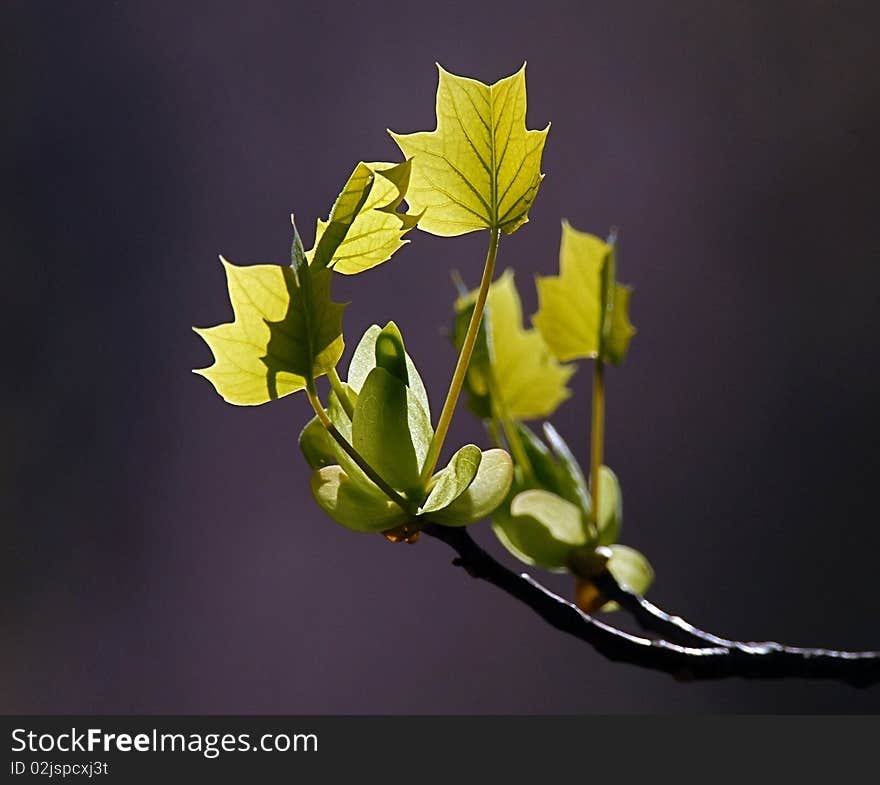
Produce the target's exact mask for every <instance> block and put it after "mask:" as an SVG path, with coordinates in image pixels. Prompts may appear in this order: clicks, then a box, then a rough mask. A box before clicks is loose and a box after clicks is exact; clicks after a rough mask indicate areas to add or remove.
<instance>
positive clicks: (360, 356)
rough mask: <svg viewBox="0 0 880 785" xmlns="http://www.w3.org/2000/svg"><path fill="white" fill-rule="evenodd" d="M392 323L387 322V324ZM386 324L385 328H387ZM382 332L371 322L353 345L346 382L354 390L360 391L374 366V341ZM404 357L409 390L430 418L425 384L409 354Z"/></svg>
mask: <svg viewBox="0 0 880 785" xmlns="http://www.w3.org/2000/svg"><path fill="white" fill-rule="evenodd" d="M390 324H392V322H389V323H388V325H390ZM388 325H386V327H385V329H387V328H388ZM381 334H382V328H380V327H379V325H378V324H373V325H371V326H370V327H369V328H367V331H366V332H365V333H364V334H363V336H362V337H361V340H360V342H359V343H358V345H357V346H356V347H355V350H354V353H353V354H352V356H351V362H350V363H349V366H348V380H347V381H348V384H349V385H350V386H351V389H352V390H354V391H355V392H360V390H361V387H363V384H364V382H365V381H366V378H367V375H368V374H369V373H370V371H372V370H373V368H375V367H376V341H377V340H378V339H379V336H380V335H381ZM405 359H406V376H407V383H408V385H409V388H410V390H412V392H413V394H414V395H415V397H416V399H417V400H418V402H419V404H420V405H421V407H422V409H423V410H424V412H425V415H426V416H427V418H428V420H430V419H431V407H430V405H429V403H428V393H427V392H426V391H425V385H424V383H423V382H422V377H421V376H420V375H419V372H418V370H417V369H416V366H415V363H413V361H412V359H411V358H410V356H409V354H406V355H405Z"/></svg>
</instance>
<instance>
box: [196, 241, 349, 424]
mask: <svg viewBox="0 0 880 785" xmlns="http://www.w3.org/2000/svg"><path fill="white" fill-rule="evenodd" d="M220 260H221V262H222V263H223V267H224V269H225V271H226V282H227V287H228V289H229V299H230V301H231V303H232V312H233V314H234V317H235V318H234V321H232V322H230V323H227V324H220V325H217V326H216V327H209V328H206V329H199V328H194V329H195V331H196V333H198V334H199V335H200V336H201V337H202V338H203V339H204V340H205V342H206V343H207V344H208V346H209V347H210V348H211V351H212V353H213V354H214V364H213V365H211V366H210V367H208V368H202V369H200V370H197V371H195V372H196V373H198V374H201V375H202V376H204V377H205V378H206V379H208V380H209V381H210V382H211V383H212V384H213V385H214V387H215V388H216V390H217V392H218V393H219V394H220V395H221V396H222V397H223V398H224V399H225V400H226V401H228V402H229V403H234V404H237V405H240V406H252V405H256V404H261V403H266V402H267V401H271V400H274V399H276V398H280V397H282V396H284V395H288V394H290V393H293V392H296V391H297V390H302V389H304V388H305V386H306V379H307V377H308V376H309V375H311V376H312V377H318V376H320V375H322V374H324V373H327V371H329V370H330V369H331V368H333V367H335V365H336V363H337V362H339V358H340V357H341V356H342V351H343V348H344V344H343V340H342V312H343V310H344V309H345V305H343V304H340V303H334V302H333V301H332V300H331V299H330V278H331V273H330V271H329V270H327V269H312V268H310V267H308V266H307V265H306V264H305V263H304V262H302V263H300V265H299V268H298V269H296V268H294V267H280V266H277V265H267V264H260V265H250V266H245V267H239V266H237V265H234V264H231V263H229V262H227V261H226V260H225V259H223V258H222V257H221V259H220Z"/></svg>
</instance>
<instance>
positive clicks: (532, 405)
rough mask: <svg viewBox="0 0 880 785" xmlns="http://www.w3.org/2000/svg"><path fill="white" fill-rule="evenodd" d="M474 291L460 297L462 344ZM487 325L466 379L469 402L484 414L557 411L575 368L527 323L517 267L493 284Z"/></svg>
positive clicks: (523, 415)
mask: <svg viewBox="0 0 880 785" xmlns="http://www.w3.org/2000/svg"><path fill="white" fill-rule="evenodd" d="M474 297H475V294H474V293H473V292H472V293H471V294H469V295H467V296H466V297H462V298H459V300H458V302H457V303H456V306H455V309H456V320H455V336H454V337H455V341H456V345H457V346H458V347H460V346H461V343H462V341H463V340H464V333H465V330H466V328H467V322H468V320H469V319H470V314H471V312H472V310H473V307H474V305H473V302H474ZM483 325H484V327H481V333H480V335H479V339H478V343H477V347H476V349H475V351H474V355H473V357H472V358H471V364H470V367H469V370H468V375H467V379H466V391H467V395H468V405H469V406H470V407H471V408H472V409H473V410H474V413H475V414H477V416H479V417H481V418H482V419H491V418H492V417H493V416H497V417H505V418H510V419H513V420H532V419H536V418H538V417H548V416H549V415H551V414H552V413H553V412H554V411H556V409H557V407H558V406H559V405H560V404H561V403H562V402H563V401H564V400H565V399H566V398H568V397H569V395H570V394H571V393H570V391H569V389H568V387H567V386H566V384H567V382H568V380H569V379H570V378H571V376H572V374H573V373H574V371H575V368H574V366H571V365H562V364H560V363H559V362H557V360H556V359H555V358H554V357H553V355H552V354H551V353H550V351H549V349H548V348H547V344H546V343H545V341H544V339H543V337H542V336H541V333H540V332H538V330H536V329H534V328H528V329H526V328H524V327H523V317H522V304H521V302H520V298H519V293H518V292H517V290H516V284H515V282H514V277H513V271H512V270H506V271H505V272H504V274H503V275H501V277H500V278H498V280H496V281H495V282H494V283H493V284H492V286H491V287H490V288H489V296H488V299H487V303H486V310H485V313H484V315H483ZM493 406H494V407H495V408H494V409H493Z"/></svg>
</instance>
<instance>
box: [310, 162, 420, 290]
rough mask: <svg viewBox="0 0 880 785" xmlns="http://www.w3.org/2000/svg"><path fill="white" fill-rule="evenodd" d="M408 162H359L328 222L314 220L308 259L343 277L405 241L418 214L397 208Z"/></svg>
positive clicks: (375, 261) (373, 262)
mask: <svg viewBox="0 0 880 785" xmlns="http://www.w3.org/2000/svg"><path fill="white" fill-rule="evenodd" d="M411 170H412V162H411V161H404V162H403V163H402V164H389V163H359V164H358V165H357V166H356V167H355V168H354V171H353V172H352V174H351V177H349V179H348V182H346V184H345V187H344V188H343V189H342V193H340V194H339V197H338V198H337V199H336V202H335V203H334V205H333V207H332V208H331V210H330V216H329V217H328V219H327V220H326V221H322V220H320V219H318V223H317V227H316V229H315V246H314V248H312V250H311V251H309V252H308V254H307V256H308V258H309V260H310V261H311V262H312V263H313V264H314V265H316V266H318V267H330V268H332V269H333V270H335V271H336V272H338V273H342V274H343V275H352V274H354V273H360V272H363V271H364V270H369V269H370V268H372V267H376V266H377V265H379V264H382V263H383V262H386V261H388V260H389V259H390V258H391V256H392V255H393V254H394V253H395V252H396V251H397V250H399V249H400V248H401V247H402V246H404V245H406V243H407V242H409V241H408V240H404V239H403V235H405V234H406V233H407V232H408V231H409V230H410V229H412V228H413V227H414V226H416V224H417V223H418V221H419V216H418V215H412V214H407V213H401V212H398V209H397V208H398V207H400V204H401V202H402V201H403V199H404V197H405V196H406V191H407V188H408V186H409V181H410V174H411Z"/></svg>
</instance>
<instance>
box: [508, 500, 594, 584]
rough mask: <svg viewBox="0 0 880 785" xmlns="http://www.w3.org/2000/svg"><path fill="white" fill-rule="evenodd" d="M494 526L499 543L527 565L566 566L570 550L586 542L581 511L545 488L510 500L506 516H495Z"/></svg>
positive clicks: (551, 567)
mask: <svg viewBox="0 0 880 785" xmlns="http://www.w3.org/2000/svg"><path fill="white" fill-rule="evenodd" d="M493 529H494V530H495V533H496V535H498V536H499V539H500V540H501V542H502V544H504V545H513V549H512V552H513V554H514V555H515V556H517V558H519V559H522V560H523V561H525V562H526V563H528V564H534V565H538V566H540V567H545V568H546V569H550V570H560V569H565V568H566V566H567V564H568V559H569V556H570V555H571V553H572V552H573V551H574V550H575V549H576V548H578V547H581V546H583V545H584V544H585V543H586V542H587V536H586V532H585V531H584V527H583V517H582V514H581V510H580V509H579V508H578V507H577V506H576V505H574V504H572V503H571V502H569V501H567V500H565V499H563V498H562V497H561V496H557V495H556V494H555V493H550V492H549V491H544V490H530V491H523V492H522V493H519V494H517V495H516V496H515V497H514V498H513V501H512V502H511V503H510V512H509V515H508V516H496V518H495V520H494V521H493Z"/></svg>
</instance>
